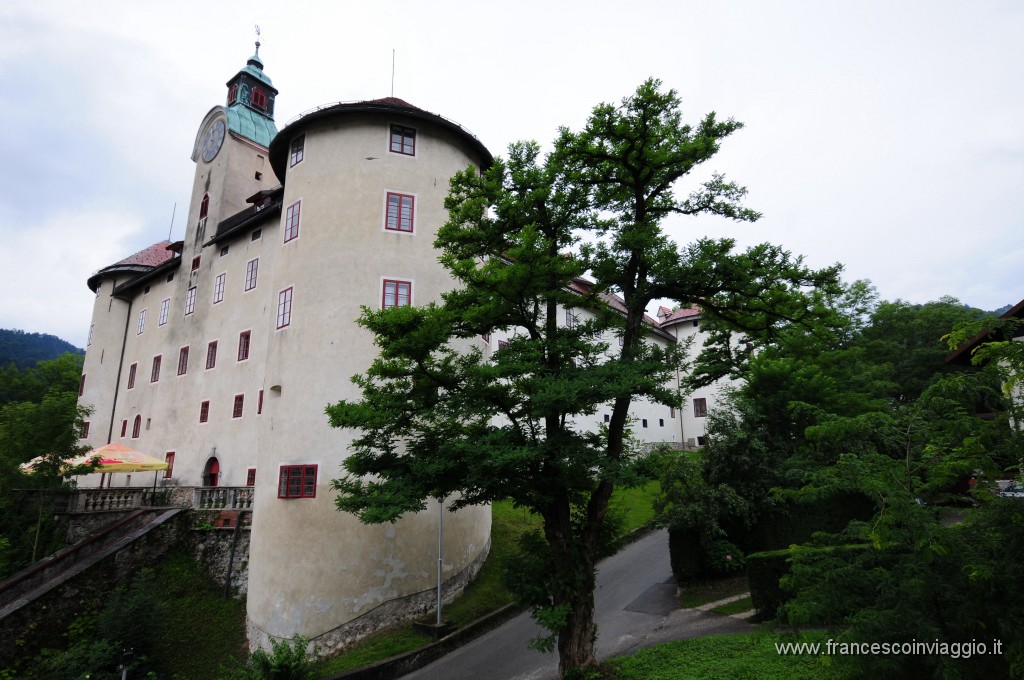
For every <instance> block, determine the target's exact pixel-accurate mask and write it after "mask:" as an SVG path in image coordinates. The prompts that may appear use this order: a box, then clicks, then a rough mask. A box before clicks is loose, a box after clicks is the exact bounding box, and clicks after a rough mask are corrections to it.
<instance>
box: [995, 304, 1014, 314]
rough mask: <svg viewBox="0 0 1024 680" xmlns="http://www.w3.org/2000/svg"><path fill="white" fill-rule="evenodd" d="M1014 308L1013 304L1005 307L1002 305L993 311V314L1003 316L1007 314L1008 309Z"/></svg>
mask: <svg viewBox="0 0 1024 680" xmlns="http://www.w3.org/2000/svg"><path fill="white" fill-rule="evenodd" d="M1012 308H1013V305H1006V306H1004V307H1000V308H999V309H997V310H995V311H994V312H992V315H993V316H1002V315H1003V314H1006V313H1007V312H1008V311H1010V310H1011V309H1012Z"/></svg>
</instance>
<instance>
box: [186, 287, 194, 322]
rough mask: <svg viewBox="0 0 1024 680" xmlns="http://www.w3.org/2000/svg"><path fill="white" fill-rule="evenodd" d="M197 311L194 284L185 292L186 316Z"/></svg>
mask: <svg viewBox="0 0 1024 680" xmlns="http://www.w3.org/2000/svg"><path fill="white" fill-rule="evenodd" d="M194 311H196V287H195V286H192V287H191V288H189V289H188V292H187V293H185V316H188V315H189V314H191V313H192V312H194Z"/></svg>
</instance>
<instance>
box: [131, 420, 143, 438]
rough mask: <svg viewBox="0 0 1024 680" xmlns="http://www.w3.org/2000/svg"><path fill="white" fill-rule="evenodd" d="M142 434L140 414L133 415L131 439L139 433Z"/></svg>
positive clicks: (137, 436)
mask: <svg viewBox="0 0 1024 680" xmlns="http://www.w3.org/2000/svg"><path fill="white" fill-rule="evenodd" d="M140 434H142V416H141V415H137V416H135V422H134V423H132V439H138V438H139V435H140Z"/></svg>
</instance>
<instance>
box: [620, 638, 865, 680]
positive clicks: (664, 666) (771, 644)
mask: <svg viewBox="0 0 1024 680" xmlns="http://www.w3.org/2000/svg"><path fill="white" fill-rule="evenodd" d="M827 639H828V634H827V633H825V632H822V631H804V632H800V633H767V632H758V633H744V634H739V635H717V636H712V637H705V638H696V639H692V640H679V641H677V642H669V643H665V644H660V645H655V646H653V647H649V648H647V649H642V650H640V651H639V652H637V653H636V654H632V655H630V656H622V657H616V658H614V659H612V660H610V661H608V662H606V663H605V664H603V665H602V670H604V671H605V674H604V675H603V676H602V677H603V678H604V679H605V680H704V679H705V678H737V679H739V678H758V680H833V679H839V678H845V677H848V676H846V675H845V674H843V673H842V672H840V671H839V670H838V669H836V668H835V666H834V664H832V663H831V659H828V658H827V657H825V656H824V654H823V653H819V654H812V653H803V654H780V653H779V652H778V651H777V647H776V645H780V644H786V643H792V644H802V643H806V644H815V643H817V644H819V645H821V648H822V650H824V645H825V642H826V640H827Z"/></svg>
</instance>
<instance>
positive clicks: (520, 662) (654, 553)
mask: <svg viewBox="0 0 1024 680" xmlns="http://www.w3.org/2000/svg"><path fill="white" fill-rule="evenodd" d="M598 569H599V571H598V578H597V583H598V586H597V591H596V592H595V594H594V599H595V605H596V619H597V625H598V637H597V656H598V658H599V659H605V658H608V657H612V656H619V655H621V654H629V653H631V652H633V651H635V650H637V649H639V648H641V647H646V646H649V645H652V644H656V643H659V642H667V641H670V640H679V639H684V638H693V637H703V636H706V635H718V634H722V633H741V632H748V631H751V630H753V626H751V625H750V624H748V623H745V622H743V621H740V620H737V619H735V618H731V617H728V616H721V615H718V614H712V613H710V612H704V611H700V610H697V609H676V600H675V592H676V584H675V579H674V578H673V577H672V569H671V567H670V566H669V558H668V534H667V532H665V531H664V530H662V531H656V532H653V533H651V534H648V535H647V536H645V537H643V538H641V539H640V540H638V541H636V542H635V543H633V544H631V545H629V546H627V547H626V548H625V549H623V550H622V551H621V552H619V553H618V554H616V555H613V556H612V557H609V558H608V559H606V560H604V561H603V562H601V564H600V565H599V567H598ZM540 631H541V629H540V627H539V626H537V624H536V623H534V622H533V619H531V618H530V617H529V614H525V613H524V614H520V615H519V616H517V617H515V618H514V619H512V620H510V621H508V622H507V623H505V624H504V625H502V626H500V627H498V628H496V629H494V630H493V631H491V632H489V633H487V634H485V635H483V636H481V637H479V638H477V639H476V640H473V641H472V642H470V643H469V644H467V645H464V646H463V647H460V648H459V649H457V650H455V651H453V652H452V653H451V654H448V655H447V656H445V657H443V658H441V659H438V660H437V661H435V662H434V663H432V664H430V665H429V666H425V667H424V668H421V669H420V670H418V671H415V672H414V673H410V674H408V675H406V676H404V677H405V678H407V679H409V680H434V679H436V680H548V679H549V678H556V677H557V675H558V655H557V654H554V653H552V654H542V653H540V652H535V651H532V650H530V649H528V648H527V642H528V641H529V640H530V639H532V638H535V637H537V636H538V635H539V634H540Z"/></svg>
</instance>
